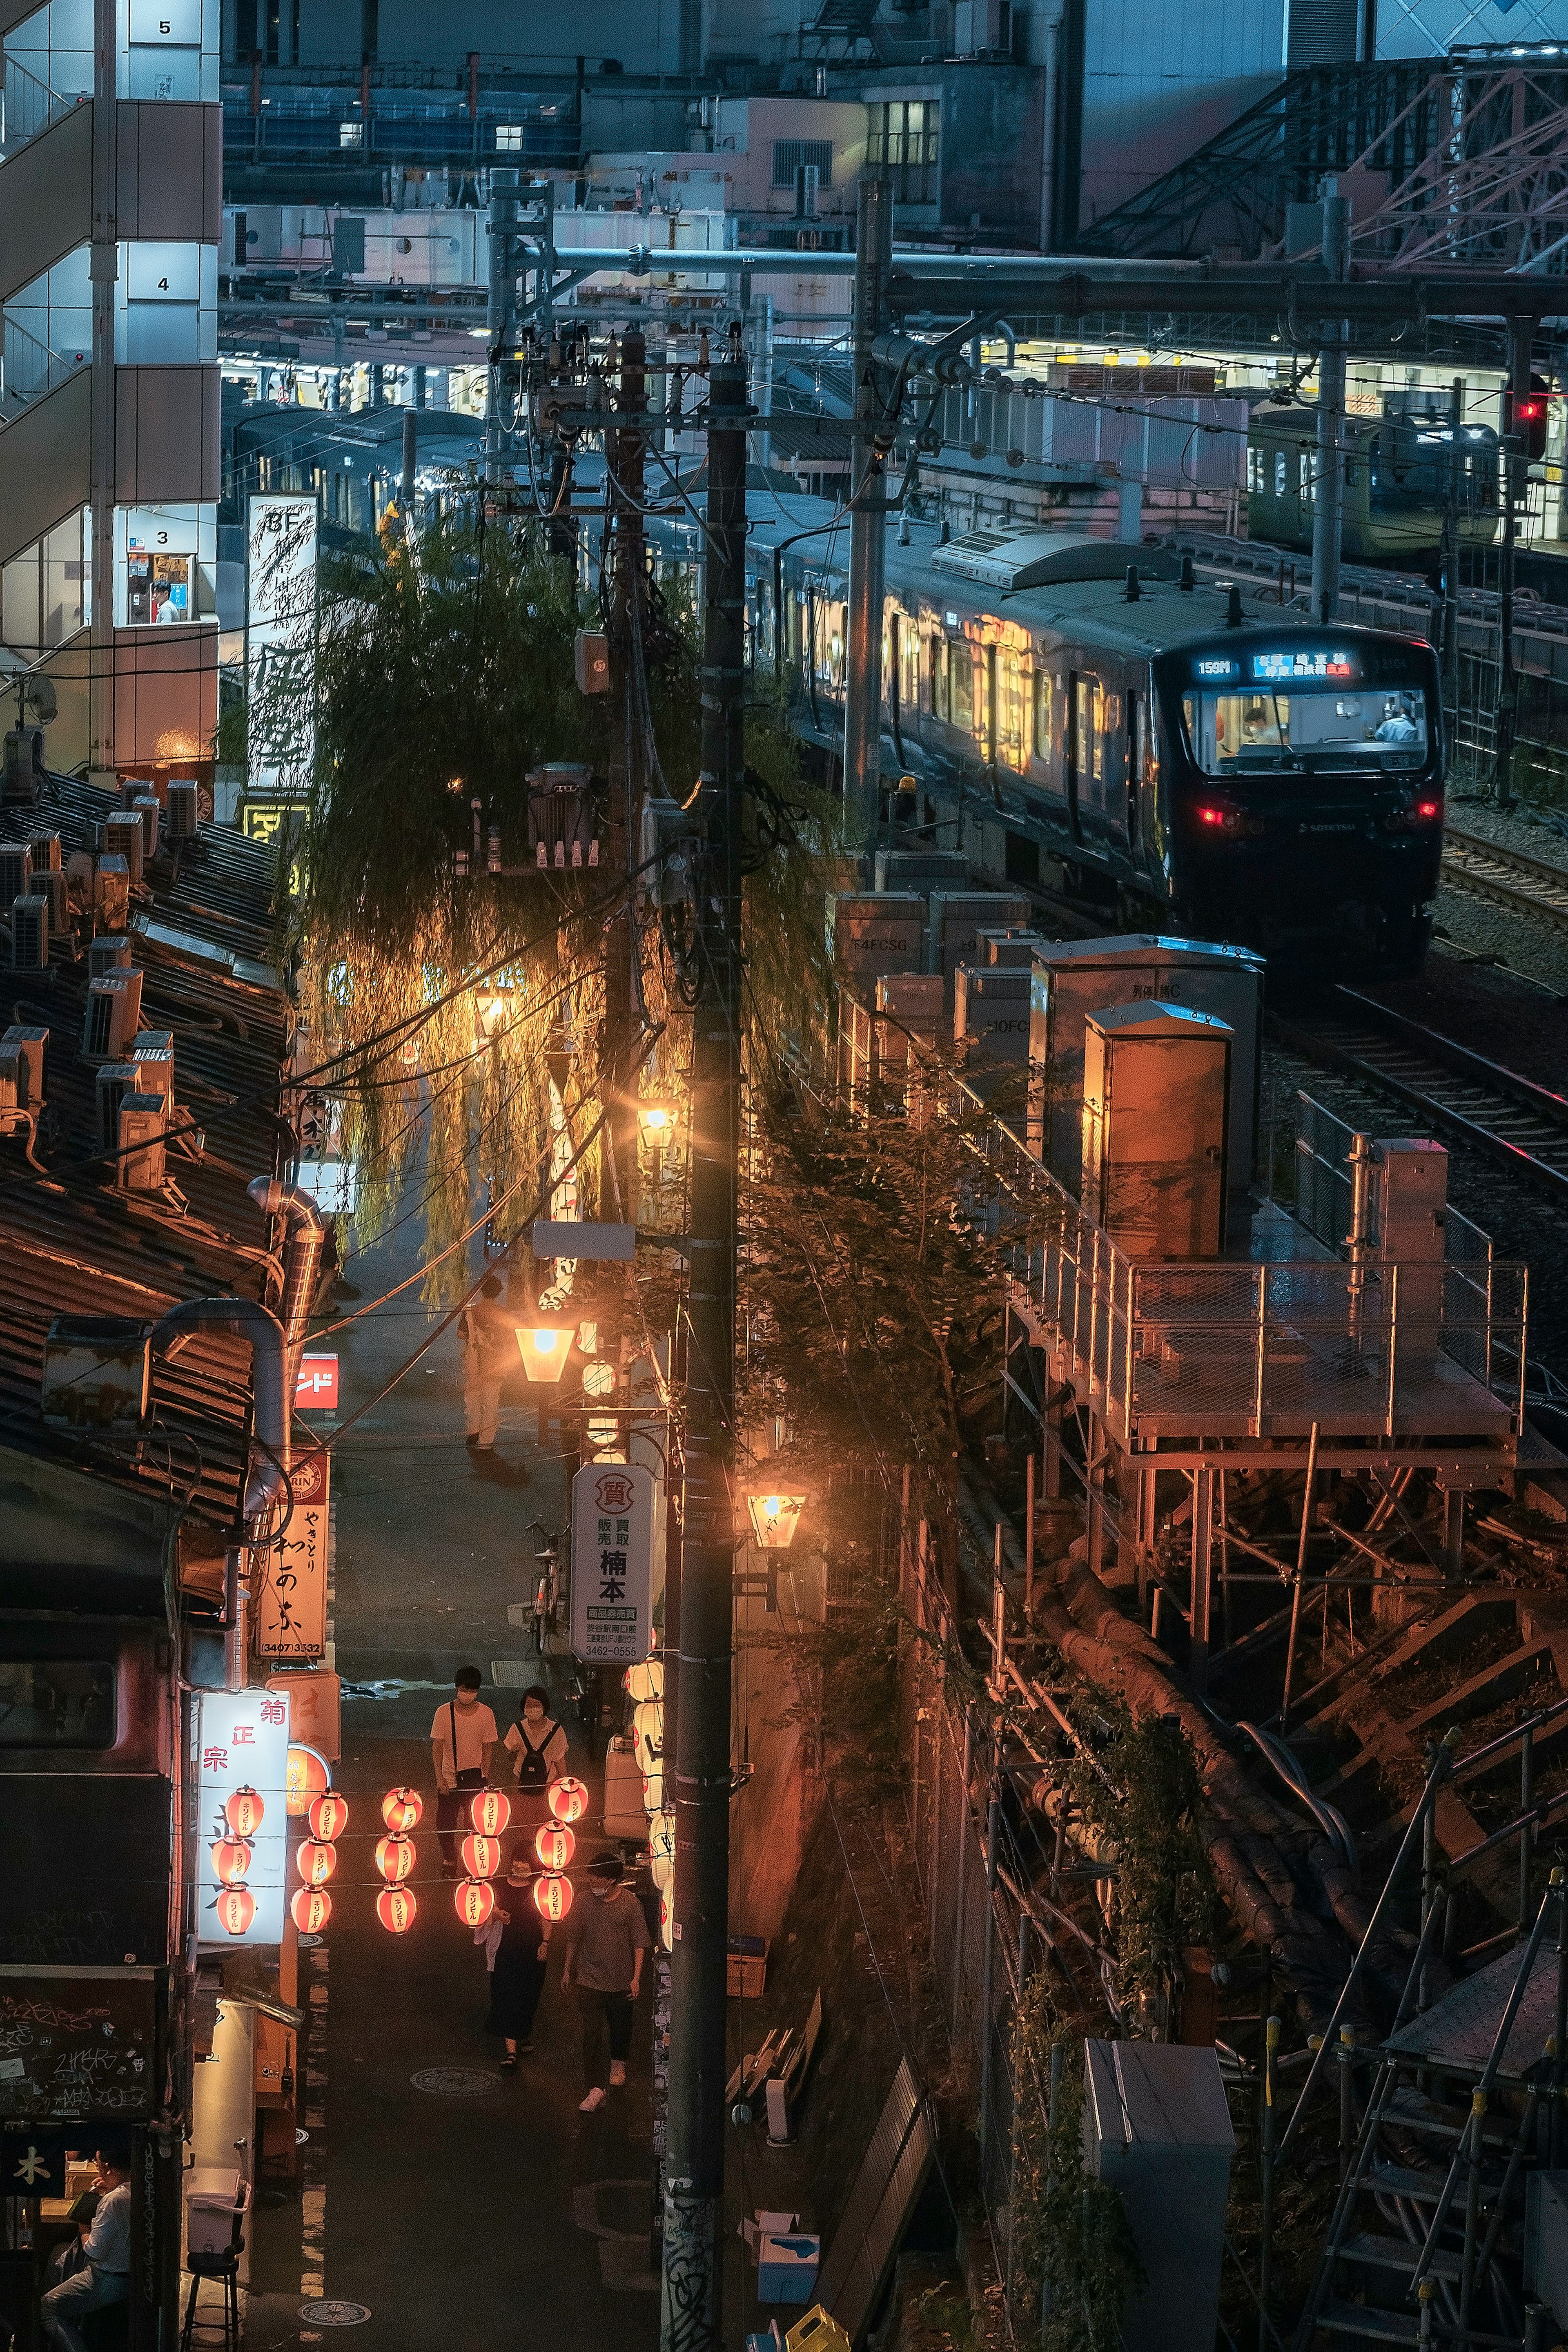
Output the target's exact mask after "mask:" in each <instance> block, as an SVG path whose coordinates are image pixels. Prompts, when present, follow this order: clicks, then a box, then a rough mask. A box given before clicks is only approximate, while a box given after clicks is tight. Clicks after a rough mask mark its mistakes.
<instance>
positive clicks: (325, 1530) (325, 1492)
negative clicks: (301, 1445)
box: [256, 1356, 332, 1658]
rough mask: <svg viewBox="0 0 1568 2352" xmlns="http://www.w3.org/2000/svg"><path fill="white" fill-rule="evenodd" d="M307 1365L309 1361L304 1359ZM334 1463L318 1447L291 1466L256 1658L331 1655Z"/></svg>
mask: <svg viewBox="0 0 1568 2352" xmlns="http://www.w3.org/2000/svg"><path fill="white" fill-rule="evenodd" d="M305 1360H306V1362H307V1363H308V1362H309V1360H310V1359H309V1357H308V1356H307V1357H306V1359H305ZM331 1465H332V1457H331V1455H330V1454H328V1453H326V1452H325V1451H324V1450H323V1449H321V1448H319V1447H318V1448H317V1449H316V1450H315V1451H314V1452H311V1453H305V1452H303V1451H302V1452H300V1453H298V1454H296V1455H295V1457H294V1460H293V1462H292V1463H291V1465H290V1466H289V1472H288V1483H289V1486H290V1488H291V1490H292V1492H293V1496H294V1508H293V1510H292V1511H291V1512H290V1513H289V1515H288V1523H287V1527H285V1528H284V1529H283V1533H282V1537H281V1539H277V1538H275V1540H274V1542H273V1544H272V1547H271V1549H269V1550H268V1551H267V1555H266V1563H267V1564H266V1567H265V1569H264V1570H263V1572H262V1577H261V1580H260V1582H259V1585H258V1587H257V1591H256V1656H257V1657H258V1658H320V1657H325V1655H326V1654H327V1569H328V1559H329V1510H330V1502H331V1492H330V1487H331Z"/></svg>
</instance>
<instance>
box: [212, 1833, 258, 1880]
mask: <svg viewBox="0 0 1568 2352" xmlns="http://www.w3.org/2000/svg"><path fill="white" fill-rule="evenodd" d="M249 1868H250V1845H249V1843H248V1841H247V1840H246V1839H245V1838H240V1837H226V1838H219V1840H218V1842H217V1843H216V1845H214V1848H213V1872H214V1876H215V1877H216V1879H217V1881H218V1884H219V1885H220V1886H237V1885H238V1884H239V1882H240V1880H241V1879H242V1878H243V1877H244V1876H245V1874H246V1872H247V1871H248V1870H249Z"/></svg>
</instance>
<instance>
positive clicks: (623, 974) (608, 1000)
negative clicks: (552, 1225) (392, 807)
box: [599, 327, 648, 1378]
mask: <svg viewBox="0 0 1568 2352" xmlns="http://www.w3.org/2000/svg"><path fill="white" fill-rule="evenodd" d="M647 384H648V377H647V346H646V343H645V341H644V339H643V331H642V329H641V328H640V327H632V328H631V329H629V330H628V331H627V332H626V334H624V335H623V336H622V339H621V381H620V384H619V387H618V390H612V394H611V397H612V400H613V401H614V407H613V410H612V415H613V417H614V420H615V421H614V423H613V424H612V425H607V426H606V427H605V432H604V456H605V482H604V528H605V531H606V534H607V536H608V541H609V544H608V547H607V550H606V553H607V557H608V562H607V564H606V570H607V572H608V573H609V579H610V609H609V611H608V613H607V614H605V621H606V625H607V633H608V635H609V639H610V645H609V653H610V692H609V696H608V698H607V699H608V703H609V711H610V758H609V782H610V807H609V824H608V827H607V831H608V836H609V837H608V840H607V842H606V844H605V847H606V850H607V853H608V856H609V862H610V871H611V873H612V875H613V876H615V877H618V878H621V879H624V881H625V884H626V899H625V903H624V905H622V907H621V908H618V909H617V910H616V912H615V913H614V915H613V917H612V920H611V922H610V925H609V928H608V930H607V933H606V937H605V942H604V1026H603V1031H602V1034H601V1038H600V1047H599V1051H600V1063H601V1069H602V1071H603V1074H604V1075H603V1080H602V1086H601V1098H602V1100H603V1102H604V1104H605V1107H606V1108H607V1110H608V1113H609V1118H608V1133H609V1139H610V1144H611V1151H610V1153H609V1155H608V1160H609V1163H610V1165H612V1167H613V1170H614V1186H613V1192H612V1185H611V1182H610V1181H609V1172H608V1167H607V1170H606V1176H605V1180H604V1181H603V1184H602V1190H601V1202H600V1211H599V1213H600V1215H601V1217H603V1218H604V1219H605V1220H606V1221H607V1222H609V1223H622V1222H625V1223H635V1222H636V1216H637V1202H636V1179H637V1115H636V1112H635V1110H634V1109H633V1108H632V1105H631V1104H630V1103H629V1102H628V1101H627V1100H626V1099H625V1090H626V1084H627V1073H628V1070H629V1069H630V1067H631V1062H632V1050H633V1042H634V1035H635V1030H636V1025H637V1024H636V1013H635V1009H634V1005H633V999H632V957H633V953H634V949H633V944H632V930H633V925H634V922H635V909H634V905H633V898H632V881H631V875H632V866H633V865H634V864H635V862H636V861H635V858H634V857H633V855H632V843H633V841H635V839H636V837H637V833H638V828H639V824H640V813H641V807H642V799H643V786H644V776H643V765H644V761H645V756H646V751H645V747H646V741H647V735H646V701H645V688H646V682H645V680H644V678H643V675H642V664H641V660H640V649H641V625H642V613H641V607H640V604H639V599H640V598H641V596H642V593H643V413H644V411H645V409H646V406H647ZM634 1279H635V1277H634V1276H632V1274H630V1273H629V1272H628V1273H626V1274H624V1275H622V1274H621V1273H620V1272H619V1271H618V1270H615V1269H612V1268H611V1267H609V1266H606V1267H604V1268H603V1269H602V1270H601V1275H600V1283H601V1307H602V1308H603V1309H607V1310H608V1311H601V1315H600V1318H599V1320H600V1326H601V1328H600V1346H601V1350H602V1352H603V1354H604V1355H605V1356H606V1357H608V1358H609V1359H610V1360H611V1361H612V1363H613V1365H614V1369H615V1371H616V1374H617V1377H618V1378H619V1374H620V1369H621V1367H620V1342H621V1334H622V1329H623V1328H624V1324H625V1315H624V1307H625V1303H626V1302H625V1286H626V1285H627V1284H629V1283H630V1282H632V1280H634Z"/></svg>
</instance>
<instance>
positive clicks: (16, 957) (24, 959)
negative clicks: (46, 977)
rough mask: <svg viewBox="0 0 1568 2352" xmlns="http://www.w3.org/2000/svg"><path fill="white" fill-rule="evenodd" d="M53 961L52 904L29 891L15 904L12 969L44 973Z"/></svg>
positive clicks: (13, 907) (12, 903) (14, 900)
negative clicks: (50, 950) (51, 944)
mask: <svg viewBox="0 0 1568 2352" xmlns="http://www.w3.org/2000/svg"><path fill="white" fill-rule="evenodd" d="M48 961H49V902H48V900H47V898H39V897H37V896H36V895H35V894H34V893H32V892H29V893H28V895H27V896H26V898H13V900H12V901H11V968H12V970H13V971H44V970H45V969H46V967H47V963H48Z"/></svg>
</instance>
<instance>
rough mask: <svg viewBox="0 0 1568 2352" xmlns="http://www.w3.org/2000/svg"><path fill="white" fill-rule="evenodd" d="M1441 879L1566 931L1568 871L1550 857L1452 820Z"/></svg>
mask: <svg viewBox="0 0 1568 2352" xmlns="http://www.w3.org/2000/svg"><path fill="white" fill-rule="evenodd" d="M1443 879H1444V881H1445V882H1448V883H1450V884H1452V885H1453V887H1455V888H1456V889H1459V890H1466V891H1469V894H1470V895H1471V896H1472V897H1473V898H1487V899H1490V901H1491V902H1492V904H1493V905H1494V906H1501V907H1507V908H1510V910H1511V912H1512V913H1514V914H1516V915H1530V916H1532V917H1533V918H1534V919H1535V920H1536V921H1538V922H1543V923H1550V924H1552V926H1553V927H1554V928H1555V929H1559V930H1564V931H1568V870H1564V868H1563V866H1553V865H1552V863H1551V862H1550V860H1549V859H1547V858H1544V857H1531V856H1528V855H1527V854H1526V853H1525V852H1524V851H1523V850H1519V849H1505V848H1503V847H1502V845H1501V844H1500V843H1499V842H1495V841H1488V840H1486V839H1484V838H1483V837H1482V835H1479V834H1477V833H1464V832H1461V831H1460V830H1459V829H1458V827H1457V826H1454V825H1449V826H1448V828H1447V829H1446V831H1445V832H1444V835H1443Z"/></svg>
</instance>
